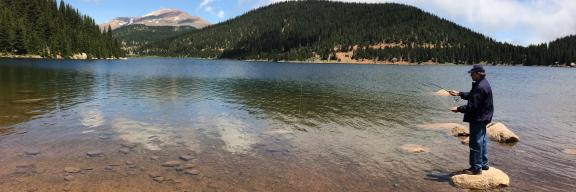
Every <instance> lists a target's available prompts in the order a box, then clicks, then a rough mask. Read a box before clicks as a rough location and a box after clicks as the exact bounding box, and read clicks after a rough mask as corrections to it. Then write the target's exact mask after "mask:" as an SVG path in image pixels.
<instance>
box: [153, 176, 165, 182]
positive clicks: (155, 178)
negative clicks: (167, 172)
mask: <svg viewBox="0 0 576 192" xmlns="http://www.w3.org/2000/svg"><path fill="white" fill-rule="evenodd" d="M152 179H153V180H154V181H156V182H158V183H162V182H163V181H164V177H154V178H152Z"/></svg>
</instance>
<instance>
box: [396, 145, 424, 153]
mask: <svg viewBox="0 0 576 192" xmlns="http://www.w3.org/2000/svg"><path fill="white" fill-rule="evenodd" d="M400 149H401V150H402V151H404V152H407V153H427V152H429V151H430V149H428V148H427V147H424V146H422V145H416V144H405V145H402V146H400Z"/></svg>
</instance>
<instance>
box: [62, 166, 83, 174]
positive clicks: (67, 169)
mask: <svg viewBox="0 0 576 192" xmlns="http://www.w3.org/2000/svg"><path fill="white" fill-rule="evenodd" d="M64 171H65V172H66V173H80V171H82V170H81V169H80V168H78V167H64Z"/></svg>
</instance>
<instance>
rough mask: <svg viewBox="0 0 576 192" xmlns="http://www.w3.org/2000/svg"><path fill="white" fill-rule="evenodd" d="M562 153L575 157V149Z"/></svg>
mask: <svg viewBox="0 0 576 192" xmlns="http://www.w3.org/2000/svg"><path fill="white" fill-rule="evenodd" d="M562 153H566V154H568V155H576V149H564V150H562Z"/></svg>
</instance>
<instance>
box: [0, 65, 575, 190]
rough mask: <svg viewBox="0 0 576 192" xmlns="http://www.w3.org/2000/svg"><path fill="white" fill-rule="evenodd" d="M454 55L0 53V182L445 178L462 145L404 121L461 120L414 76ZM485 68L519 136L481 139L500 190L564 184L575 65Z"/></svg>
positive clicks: (389, 184) (127, 186)
mask: <svg viewBox="0 0 576 192" xmlns="http://www.w3.org/2000/svg"><path fill="white" fill-rule="evenodd" d="M468 68H469V67H468V66H388V65H339V64H283V63H268V62H242V61H226V60H214V61H210V60H194V59H163V58H162V59H152V58H146V59H130V60H127V61H33V60H0V154H1V155H0V191H25V190H37V191H62V190H72V191H111V190H116V191H457V189H456V188H453V187H452V186H450V184H449V183H448V180H449V176H448V174H449V173H450V172H453V171H456V170H460V169H463V168H466V167H467V166H468V164H467V162H468V148H467V146H464V145H462V144H460V142H459V141H458V139H456V138H454V137H452V136H449V135H448V134H446V133H445V132H442V131H434V130H426V129H420V128H418V125H421V124H429V123H458V122H460V121H461V115H456V114H453V113H451V112H449V111H448V109H449V108H450V107H451V106H454V105H456V103H455V102H454V101H453V100H452V99H450V98H445V97H438V96H434V95H432V94H430V93H431V92H434V91H436V89H435V88H434V87H430V86H427V85H425V84H426V83H429V82H434V83H437V84H440V85H442V86H445V87H447V88H451V89H460V90H468V89H469V88H470V77H469V76H468V74H467V73H466V71H467V70H468ZM487 70H488V73H489V76H488V79H489V80H490V82H491V83H492V87H493V90H494V97H495V98H494V100H495V107H496V113H495V117H494V119H495V120H496V121H499V122H503V123H505V124H506V125H507V126H508V127H509V128H511V129H512V130H513V131H514V132H516V134H518V135H519V136H520V138H521V141H520V143H518V144H516V145H514V146H508V145H501V144H497V143H494V142H490V144H489V154H490V160H491V164H492V165H493V166H495V167H498V168H500V169H501V170H503V171H505V172H506V173H508V175H509V176H510V178H511V186H510V187H509V188H507V190H512V191H528V190H530V191H533V190H536V191H571V190H574V189H575V188H576V184H575V183H576V168H575V166H574V165H575V164H576V155H571V154H568V153H563V151H564V150H566V149H574V148H576V129H575V127H576V70H575V69H567V68H544V67H487ZM31 99H32V100H31ZM460 104H464V103H463V102H462V101H460ZM127 144H128V145H134V144H135V146H130V147H133V148H126V147H123V146H122V145H127ZM404 144H419V145H423V146H425V147H428V148H430V152H428V153H422V154H409V153H405V152H403V151H402V150H400V149H399V146H402V145H404ZM95 150H96V151H101V152H102V155H101V156H98V157H89V156H87V155H86V153H87V152H89V151H95ZM119 150H120V151H124V152H119ZM37 152H39V153H38V154H35V153H37ZM187 154H189V155H192V156H194V157H195V159H193V160H189V161H188V162H184V161H183V160H179V159H178V157H179V156H180V155H187ZM171 160H177V161H179V162H181V163H183V164H184V163H186V164H193V165H187V166H190V167H194V168H193V169H194V170H195V171H197V172H198V173H199V174H197V175H195V174H193V175H191V174H186V173H185V172H184V171H183V170H179V169H176V168H169V167H163V166H161V165H162V163H164V162H166V161H171ZM65 167H76V168H79V169H81V170H80V172H79V173H66V172H65V171H64V168H65ZM158 176H161V177H162V179H157V181H155V180H154V179H153V178H155V177H158ZM65 178H66V180H65ZM67 180H68V181H67Z"/></svg>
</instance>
